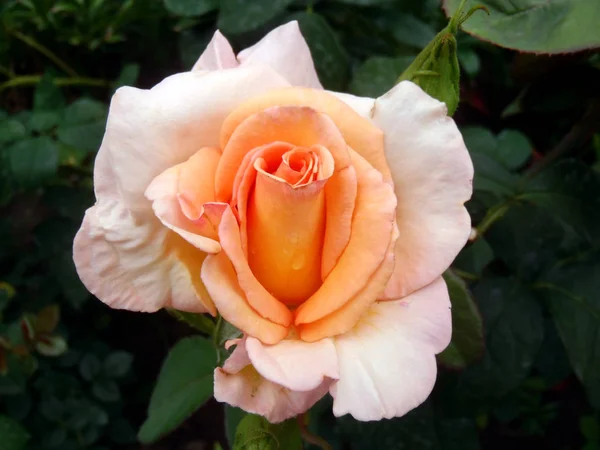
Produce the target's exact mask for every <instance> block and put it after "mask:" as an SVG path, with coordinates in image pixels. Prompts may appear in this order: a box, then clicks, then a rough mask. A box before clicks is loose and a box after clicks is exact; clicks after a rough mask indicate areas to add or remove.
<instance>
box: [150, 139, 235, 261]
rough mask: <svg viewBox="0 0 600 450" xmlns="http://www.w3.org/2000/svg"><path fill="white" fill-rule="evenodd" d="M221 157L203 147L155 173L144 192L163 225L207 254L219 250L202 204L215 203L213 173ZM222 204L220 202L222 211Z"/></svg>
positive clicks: (216, 237) (212, 228) (217, 153)
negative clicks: (190, 155)
mask: <svg viewBox="0 0 600 450" xmlns="http://www.w3.org/2000/svg"><path fill="white" fill-rule="evenodd" d="M220 157H221V152H220V151H219V150H218V149H216V148H212V147H206V148H203V149H201V150H199V151H198V152H196V153H195V154H194V155H193V156H192V157H190V159H188V160H187V161H186V162H184V163H181V164H177V165H176V166H173V167H171V168H169V169H167V170H165V171H164V172H163V173H161V174H160V175H159V176H157V177H156V178H155V179H154V180H152V182H151V183H150V186H148V189H146V193H145V195H146V198H148V199H149V200H150V201H152V209H153V210H154V213H155V214H156V216H157V217H158V218H159V220H160V221H161V222H162V223H163V225H165V226H166V227H167V228H169V229H171V230H173V231H175V232H176V233H177V234H179V235H180V236H181V237H182V238H184V239H185V240H186V241H188V242H189V243H190V244H192V245H193V246H194V247H196V248H198V249H200V250H202V251H204V252H207V253H218V252H219V251H221V245H220V244H219V242H218V236H217V234H216V230H215V229H214V227H212V226H211V225H212V222H211V218H210V214H207V215H206V217H205V214H204V206H205V205H206V204H207V203H209V202H214V198H215V189H214V184H215V172H216V168H217V164H218V162H219V158H220ZM211 205H213V207H214V205H216V204H215V203H211ZM225 207H227V205H226V204H222V206H221V213H222V211H223V210H224V208H225ZM219 216H220V214H219Z"/></svg>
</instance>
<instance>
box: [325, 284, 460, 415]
mask: <svg viewBox="0 0 600 450" xmlns="http://www.w3.org/2000/svg"><path fill="white" fill-rule="evenodd" d="M451 334H452V318H451V314H450V299H449V297H448V289H447V288H446V284H445V282H444V280H443V279H442V278H438V279H436V280H435V281H434V282H433V283H431V284H430V285H428V286H426V287H424V288H422V289H420V290H418V291H416V292H414V293H413V294H411V295H409V296H408V297H406V298H405V299H403V300H396V301H391V302H380V303H377V304H375V305H374V306H372V307H371V309H370V310H369V312H368V313H367V314H365V316H364V317H363V318H362V319H361V321H360V322H359V323H358V324H357V326H356V327H355V328H354V329H352V330H351V331H349V332H348V333H346V334H344V335H342V336H338V337H336V338H335V339H334V343H335V347H336V351H337V355H338V363H339V369H340V379H339V381H337V382H335V383H334V384H333V385H332V386H331V388H330V393H331V395H332V396H333V398H334V402H333V413H334V414H335V415H336V416H338V417H339V416H342V415H344V414H348V413H349V414H351V415H352V416H353V417H354V418H356V419H358V420H365V421H366V420H380V419H382V418H386V419H390V418H392V417H400V416H402V415H404V414H406V413H407V412H408V411H410V410H411V409H413V408H415V407H417V406H418V405H420V404H421V403H422V402H423V401H425V399H426V398H427V397H428V396H429V394H430V393H431V390H432V389H433V386H434V384H435V379H436V374H437V366H436V360H435V354H436V353H439V352H440V351H442V350H443V349H444V348H445V347H446V346H447V345H448V343H449V342H450V337H451Z"/></svg>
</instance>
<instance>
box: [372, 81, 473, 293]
mask: <svg viewBox="0 0 600 450" xmlns="http://www.w3.org/2000/svg"><path fill="white" fill-rule="evenodd" d="M372 120H373V122H374V123H375V124H376V125H377V126H378V127H379V128H381V130H383V132H384V134H385V154H386V158H387V161H388V164H389V166H390V170H391V172H392V177H393V180H394V188H395V193H396V197H397V198H398V207H397V221H398V229H399V230H400V238H399V239H398V242H397V244H396V268H395V270H394V274H393V275H392V278H391V279H390V282H389V284H388V287H387V288H386V291H385V293H384V297H385V298H387V299H396V298H401V297H403V296H405V295H407V294H409V293H411V292H413V291H415V290H417V289H419V288H421V287H423V286H425V285H427V284H429V283H431V282H432V281H433V280H434V279H436V278H437V277H439V276H440V275H441V274H442V273H443V272H444V270H446V269H447V268H448V266H449V265H450V264H451V263H452V261H453V260H454V258H455V257H456V255H457V254H458V252H459V251H460V249H461V248H462V247H463V246H464V244H465V243H466V242H467V238H468V237H469V233H470V232H471V219H470V217H469V214H468V212H467V210H466V209H465V207H464V203H465V202H466V201H467V200H469V198H471V193H472V181H473V164H472V162H471V158H470V157H469V153H468V151H467V149H466V147H465V144H464V141H463V139H462V136H461V134H460V132H459V131H458V128H457V127H456V124H455V123H454V121H453V120H452V119H451V118H450V117H448V116H447V115H446V106H445V105H444V104H443V103H442V102H439V101H438V100H435V99H433V98H431V97H430V96H429V95H427V94H426V93H424V92H423V91H422V90H421V89H420V88H419V87H418V86H416V85H415V84H413V83H411V82H408V81H405V82H402V83H399V84H398V85H396V86H395V87H394V88H393V89H392V90H391V91H389V92H388V93H387V94H385V95H383V96H382V97H380V98H379V99H377V101H376V102H375V107H374V109H373V114H372Z"/></svg>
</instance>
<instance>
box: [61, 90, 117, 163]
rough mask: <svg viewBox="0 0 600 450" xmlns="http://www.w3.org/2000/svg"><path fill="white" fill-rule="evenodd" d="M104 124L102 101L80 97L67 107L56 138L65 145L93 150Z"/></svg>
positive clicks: (104, 114)
mask: <svg viewBox="0 0 600 450" xmlns="http://www.w3.org/2000/svg"><path fill="white" fill-rule="evenodd" d="M105 124H106V106H105V105H104V103H101V102H98V101H96V100H92V99H89V98H80V99H78V100H76V101H75V102H73V103H71V104H70V105H69V106H68V107H67V109H66V112H65V117H64V120H63V121H62V123H61V124H60V125H59V127H58V130H57V135H58V139H59V141H60V142H62V143H63V144H65V145H68V146H71V147H74V148H77V149H81V150H86V151H88V152H93V151H96V150H98V148H99V147H100V143H101V142H102V136H103V135H104V127H105Z"/></svg>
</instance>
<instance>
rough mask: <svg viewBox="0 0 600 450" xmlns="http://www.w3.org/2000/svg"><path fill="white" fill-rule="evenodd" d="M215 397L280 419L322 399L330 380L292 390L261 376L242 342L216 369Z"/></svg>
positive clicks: (266, 416) (292, 415) (272, 419)
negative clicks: (312, 387)
mask: <svg viewBox="0 0 600 450" xmlns="http://www.w3.org/2000/svg"><path fill="white" fill-rule="evenodd" d="M214 376H215V399H216V400H217V401H220V402H226V403H229V404H230V405H232V406H237V407H239V408H241V409H243V410H245V411H247V412H250V413H253V414H259V415H261V416H263V417H265V418H266V419H267V420H268V421H269V422H271V423H278V422H282V421H284V420H286V419H289V418H291V417H294V416H297V415H298V414H302V413H304V412H306V411H307V410H308V409H310V407H311V406H313V405H314V404H315V403H316V402H317V401H319V400H320V399H321V397H323V396H324V395H325V394H327V390H328V389H329V386H330V384H331V380H325V381H324V382H323V383H321V384H320V385H319V386H318V387H316V388H315V389H312V390H310V391H304V392H299V391H292V390H289V389H287V388H285V387H283V386H281V385H279V384H276V383H273V382H272V381H269V380H267V379H266V378H263V377H262V376H261V375H260V374H259V373H258V372H257V371H256V369H255V368H254V367H252V365H251V362H250V359H249V357H248V353H247V352H246V348H245V345H244V344H243V342H242V343H240V344H238V346H237V347H236V348H235V350H234V351H233V353H232V355H231V356H230V357H229V358H228V359H227V361H225V364H224V365H223V368H217V369H215V375H214Z"/></svg>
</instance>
